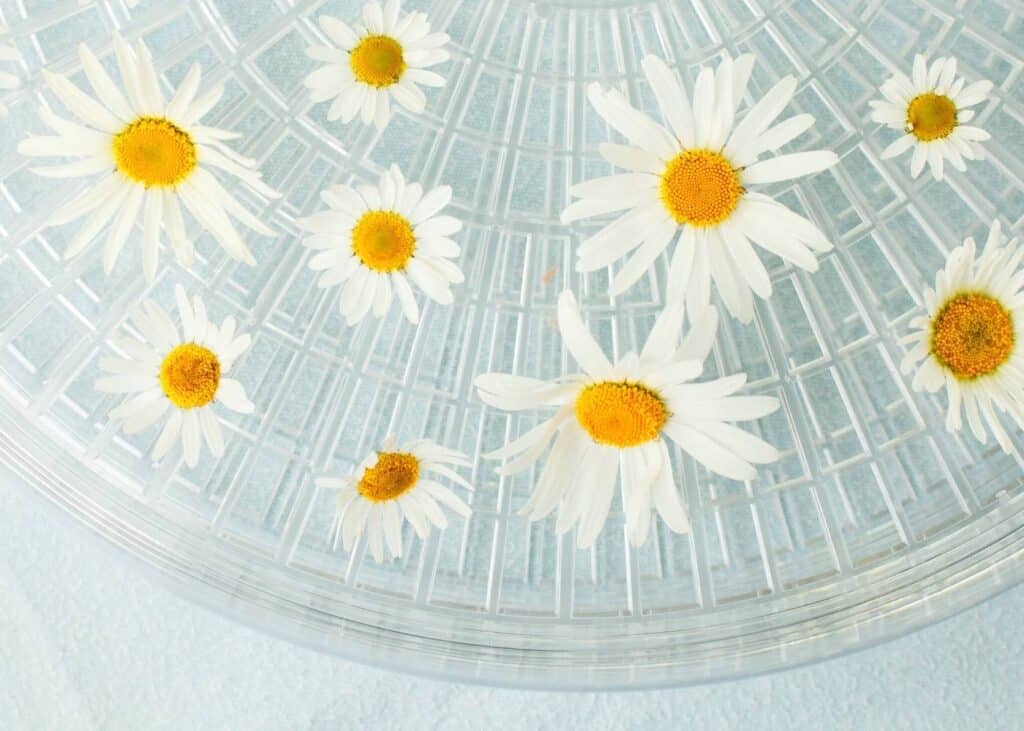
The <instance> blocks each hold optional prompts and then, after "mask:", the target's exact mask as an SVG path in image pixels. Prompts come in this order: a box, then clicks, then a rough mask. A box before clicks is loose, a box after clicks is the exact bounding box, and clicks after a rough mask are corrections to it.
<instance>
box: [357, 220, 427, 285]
mask: <svg viewBox="0 0 1024 731" xmlns="http://www.w3.org/2000/svg"><path fill="white" fill-rule="evenodd" d="M415 250H416V235H415V234H414V233H413V230H412V224H410V223H409V222H408V221H407V220H405V218H404V217H403V216H400V215H398V214H397V213H395V212H394V211H368V212H366V213H364V214H363V215H362V216H361V217H360V219H359V220H358V221H356V225H355V228H353V229H352V253H354V254H355V255H356V256H357V257H359V261H361V262H363V264H365V265H366V266H368V267H369V268H370V269H373V270H375V271H378V272H393V271H395V270H398V269H404V268H405V265H406V262H408V261H409V259H411V258H412V255H413V252H414V251H415Z"/></svg>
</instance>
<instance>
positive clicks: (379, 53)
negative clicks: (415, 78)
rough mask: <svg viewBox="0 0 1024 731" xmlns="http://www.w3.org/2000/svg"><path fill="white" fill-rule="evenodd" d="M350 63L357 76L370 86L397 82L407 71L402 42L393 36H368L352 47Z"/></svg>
mask: <svg viewBox="0 0 1024 731" xmlns="http://www.w3.org/2000/svg"><path fill="white" fill-rule="evenodd" d="M348 63H349V66H351V67H352V73H353V74H355V76H356V78H357V79H358V80H359V81H362V82H363V83H364V84H369V85H370V86H376V87H384V86H391V85H392V84H397V83H398V80H399V79H401V78H402V74H403V73H405V56H403V55H402V44H400V43H399V42H398V41H396V40H395V39H394V38H392V37H391V36H367V37H366V38H364V39H363V40H361V41H360V42H359V45H358V46H356V47H355V48H353V49H352V52H351V53H350V54H349V57H348Z"/></svg>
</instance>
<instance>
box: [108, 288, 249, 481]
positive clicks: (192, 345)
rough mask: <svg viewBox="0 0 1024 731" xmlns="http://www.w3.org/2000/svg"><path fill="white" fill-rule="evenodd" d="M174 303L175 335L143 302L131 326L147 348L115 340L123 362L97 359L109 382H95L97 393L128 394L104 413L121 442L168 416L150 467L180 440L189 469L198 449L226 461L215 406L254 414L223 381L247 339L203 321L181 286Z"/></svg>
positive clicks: (237, 386) (155, 308)
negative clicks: (177, 321)
mask: <svg viewBox="0 0 1024 731" xmlns="http://www.w3.org/2000/svg"><path fill="white" fill-rule="evenodd" d="M174 295H175V298H176V299H177V303H178V314H179V316H180V317H181V330H179V329H178V328H177V326H176V325H175V324H174V322H173V321H172V320H171V318H170V316H169V315H168V314H167V313H166V312H165V311H164V310H163V309H162V308H161V307H160V305H158V304H157V303H156V302H153V301H152V300H146V301H145V302H143V303H142V306H141V307H140V306H137V307H135V308H134V309H133V311H132V313H131V320H132V322H133V323H134V325H135V327H136V328H138V330H139V332H140V333H141V334H142V336H143V338H144V339H145V342H139V341H138V340H135V339H131V338H119V339H118V340H117V342H116V345H117V347H118V349H119V350H121V351H122V352H123V353H124V357H117V358H111V357H107V358H101V359H100V368H101V369H102V370H104V371H106V372H107V373H109V374H110V375H108V376H104V377H102V378H100V379H98V380H97V381H96V389H97V390H99V391H102V392H104V393H123V394H131V395H130V396H129V397H128V398H127V399H126V400H125V402H124V403H122V404H121V405H120V406H118V407H117V408H115V409H113V410H112V411H111V412H110V418H111V419H113V420H115V421H119V422H121V423H122V426H123V428H124V432H125V434H135V433H136V432H140V431H142V430H143V429H145V428H146V427H148V426H149V425H150V424H152V423H153V422H155V421H157V420H158V419H161V418H163V416H164V414H166V413H167V412H170V413H169V415H168V416H167V418H166V420H165V421H164V427H163V431H161V432H160V436H159V438H158V439H157V440H156V445H155V446H154V447H153V460H154V461H159V460H160V459H162V458H163V457H164V455H166V454H167V453H168V452H169V451H170V449H171V447H173V446H174V445H175V443H176V442H177V441H178V438H179V437H180V438H181V443H182V447H183V450H184V453H185V463H186V464H187V465H188V466H189V467H195V466H196V464H197V463H198V462H199V450H200V447H201V446H202V442H203V441H205V442H206V445H207V447H209V449H210V452H211V453H212V454H213V456H214V457H220V456H221V455H223V454H224V435H223V434H222V432H221V428H220V424H219V423H218V422H217V416H216V414H215V413H214V403H217V404H220V405H222V406H224V407H225V408H228V409H231V410H232V411H237V412H238V413H240V414H251V413H252V412H253V405H252V403H251V402H250V401H249V399H248V398H246V395H245V389H244V388H243V387H242V384H241V383H239V382H238V381H236V380H234V379H233V378H227V377H226V376H227V375H228V373H229V372H230V371H231V366H232V365H233V364H234V362H235V359H236V358H238V357H239V356H240V355H242V353H244V352H245V351H246V350H248V348H249V344H250V342H251V341H252V338H250V337H249V336H248V335H239V334H237V333H236V332H235V319H234V318H233V317H228V318H227V319H225V320H224V323H223V324H222V325H221V326H220V327H217V326H216V325H214V324H213V323H212V322H210V321H209V320H207V319H206V307H205V305H203V301H202V300H201V299H200V298H199V297H194V298H193V300H192V302H191V304H190V303H189V301H188V298H187V297H186V296H185V290H184V288H183V287H182V286H181V285H178V286H177V287H175V289H174Z"/></svg>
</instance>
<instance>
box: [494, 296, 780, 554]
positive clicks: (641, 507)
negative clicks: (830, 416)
mask: <svg viewBox="0 0 1024 731" xmlns="http://www.w3.org/2000/svg"><path fill="white" fill-rule="evenodd" d="M683 312H684V308H683V306H682V304H681V303H675V304H670V305H669V306H668V307H666V308H665V310H664V311H663V312H662V313H661V315H660V316H659V317H658V319H657V321H656V322H655V324H654V327H653V328H652V329H651V333H650V335H649V337H648V339H647V343H646V344H645V345H644V348H643V351H642V352H641V353H640V355H636V354H635V353H629V354H627V355H626V356H625V357H623V358H622V359H620V360H619V361H617V362H614V363H613V362H612V361H611V360H609V359H608V358H607V357H606V356H605V354H604V352H603V351H602V350H601V347H600V346H599V345H598V344H597V342H596V341H595V340H594V338H593V337H592V336H591V334H590V333H589V332H588V331H587V329H586V327H585V326H584V324H583V320H582V318H581V317H580V311H579V308H578V307H577V304H576V299H575V298H574V297H573V295H572V293H571V292H569V291H565V292H563V293H562V295H561V297H559V300H558V329H559V330H560V331H561V334H562V340H563V341H564V342H565V346H566V348H567V349H568V350H569V353H570V354H571V355H572V357H573V358H574V359H575V361H576V363H577V364H578V365H579V366H580V367H581V368H582V369H583V371H584V373H583V374H579V375H571V376H567V377H563V378H560V379H558V380H556V381H553V382H547V381H539V380H536V379H533V378H524V377H521V376H513V375H505V374H499V373H488V374H485V375H482V376H480V377H478V378H477V379H476V382H475V383H476V387H477V389H478V392H479V394H480V398H481V399H483V401H484V402H485V403H487V404H489V405H490V406H494V407H495V408H498V409H503V410H506V411H522V410H525V409H535V408H537V407H554V408H555V409H556V411H555V414H554V416H553V417H552V418H550V419H548V420H547V421H544V422H542V423H541V424H540V425H538V426H537V427H535V428H533V429H532V430H530V431H529V432H527V433H526V434H525V435H523V436H521V437H519V438H518V439H516V440H515V441H513V442H511V443H510V444H508V445H506V446H504V447H502V448H501V449H498V450H496V451H494V452H491V453H490V454H488V455H484V456H485V457H488V458H491V459H502V460H506V462H505V464H504V465H503V466H502V467H500V468H499V469H498V474H501V475H508V474H513V473H516V472H520V471H521V470H524V469H526V468H527V467H529V466H530V465H531V464H533V463H534V462H536V461H537V459H539V458H540V456H541V454H542V453H543V452H544V451H545V450H546V449H547V447H548V444H549V443H550V442H551V441H552V440H554V446H553V447H552V449H551V453H550V454H549V455H548V458H547V462H546V464H545V465H544V468H543V470H542V471H541V474H540V478H539V480H538V482H537V485H536V487H535V488H534V490H533V493H532V495H531V496H530V499H529V501H528V502H527V504H526V506H525V507H524V509H523V514H525V515H527V516H529V518H530V520H541V519H543V518H544V517H546V516H547V515H548V514H550V513H551V511H553V510H554V509H555V508H556V507H557V508H558V518H557V520H556V524H555V530H556V531H557V532H558V533H559V534H562V533H565V532H566V531H568V530H569V529H571V528H572V527H573V526H574V525H577V524H578V525H579V529H578V531H577V533H576V544H577V545H578V546H579V547H580V548H587V547H590V546H592V545H593V544H594V542H595V541H596V540H597V536H598V534H599V533H600V532H601V528H602V527H603V526H604V523H605V520H606V519H607V517H608V512H609V509H610V506H611V502H612V497H613V493H614V488H615V482H616V475H618V473H619V472H620V471H621V473H622V499H623V505H624V506H625V511H626V530H627V533H628V535H629V540H630V543H632V544H633V545H634V546H639V545H642V544H643V543H644V542H645V541H646V540H647V536H648V533H649V532H650V522H651V512H652V509H653V510H655V511H657V513H658V515H660V516H661V518H662V520H664V521H665V524H666V525H668V527H669V528H670V529H671V530H672V531H674V532H676V533H684V532H686V531H687V530H689V521H688V519H687V515H686V509H685V507H684V506H683V501H682V498H681V497H680V494H679V489H678V487H677V485H676V480H675V477H674V475H673V473H672V464H671V462H670V460H669V452H668V445H667V442H666V440H668V441H672V442H674V443H675V444H676V445H678V446H679V447H680V448H681V449H682V450H683V451H684V452H686V453H688V454H689V455H690V456H691V457H693V458H694V459H695V460H697V461H698V462H700V463H701V464H702V465H704V466H705V467H707V468H708V469H709V470H711V471H712V472H715V473H718V474H720V475H722V476H724V477H728V478H730V479H734V480H752V479H754V477H755V475H756V472H755V470H754V467H753V465H754V464H764V463H768V462H774V461H775V460H777V459H778V457H779V454H778V451H777V450H776V449H775V448H774V447H773V446H771V445H770V444H767V443H766V442H764V441H762V440H761V439H759V438H758V437H755V436H754V435H752V434H749V433H748V432H745V431H743V430H741V429H739V428H737V427H735V426H733V425H732V424H730V423H728V422H733V421H746V420H750V419H759V418H761V417H762V416H766V415H768V414H770V413H772V412H773V411H775V410H776V409H778V408H779V401H778V399H775V398H771V397H768V396H736V395H734V394H736V392H737V391H739V390H740V389H741V388H742V387H743V385H744V384H745V383H746V380H747V377H746V374H742V373H741V374H737V375H733V376H729V377H727V378H719V379H717V380H714V381H707V382H704V383H692V381H693V379H694V378H696V377H697V376H699V375H700V373H701V371H702V369H703V361H704V359H705V358H706V357H707V355H708V353H709V352H710V351H711V346H712V343H713V341H714V337H715V329H716V327H717V325H718V316H717V312H716V310H715V308H714V307H711V306H709V307H708V308H707V309H706V310H705V312H704V315H703V316H702V317H701V319H700V320H698V321H697V323H696V324H695V325H694V327H693V328H692V329H691V330H690V331H689V332H688V333H687V335H686V337H685V338H683V340H682V343H680V342H679V331H680V326H681V325H682V321H683ZM556 435H557V436H556Z"/></svg>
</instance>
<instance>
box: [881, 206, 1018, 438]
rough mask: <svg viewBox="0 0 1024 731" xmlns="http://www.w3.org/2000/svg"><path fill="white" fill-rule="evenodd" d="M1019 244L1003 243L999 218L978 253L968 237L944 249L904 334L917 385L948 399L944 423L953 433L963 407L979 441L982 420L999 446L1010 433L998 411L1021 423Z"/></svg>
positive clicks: (907, 365)
mask: <svg viewBox="0 0 1024 731" xmlns="http://www.w3.org/2000/svg"><path fill="white" fill-rule="evenodd" d="M1022 261H1024V248H1022V247H1020V246H1018V245H1017V240H1016V239H1011V240H1010V241H1009V242H1006V241H1004V238H1003V236H1002V233H1001V231H1000V226H999V222H998V221H996V222H995V223H993V224H992V228H991V229H990V231H989V235H988V241H987V242H986V243H985V248H984V250H983V251H982V252H981V254H980V255H977V252H976V250H975V244H974V240H973V239H967V240H966V241H964V243H963V245H962V246H959V247H957V248H956V249H954V250H953V251H952V253H950V255H949V259H947V261H946V266H945V268H944V269H941V270H940V271H939V273H938V274H936V275H935V289H932V288H930V287H929V288H926V289H925V291H924V303H925V308H926V309H927V310H928V314H927V315H925V316H922V317H916V318H914V319H913V320H911V322H910V326H911V328H912V330H913V332H911V333H910V334H909V335H907V336H906V337H904V338H903V339H902V342H903V344H905V345H911V346H912V347H911V350H910V352H909V353H907V355H906V357H905V358H904V359H903V363H902V365H901V368H902V370H903V372H904V373H910V372H911V371H915V373H914V380H913V388H914V390H915V391H927V392H929V393H935V392H936V391H938V390H939V389H940V388H942V387H943V386H945V387H946V394H947V396H948V398H949V409H948V410H947V412H946V429H947V430H949V431H959V430H960V428H961V426H962V421H961V414H962V412H966V414H967V423H968V425H969V426H970V428H971V432H973V433H974V436H975V437H977V439H978V441H980V442H981V443H982V444H984V443H985V441H986V430H985V425H987V426H988V429H989V430H991V432H992V434H993V435H995V438H996V441H997V442H999V446H1001V447H1002V448H1003V450H1004V451H1006V452H1009V451H1010V449H1011V444H1010V437H1009V436H1008V434H1007V433H1006V430H1005V429H1004V428H1003V425H1002V424H1001V423H1000V420H999V416H998V415H999V414H1000V413H1003V414H1006V415H1007V416H1009V418H1010V420H1011V421H1012V422H1013V423H1014V424H1015V425H1016V426H1017V427H1020V428H1024V348H1022V347H1021V344H1022V343H1024V268H1022V267H1021V262H1022Z"/></svg>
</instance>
